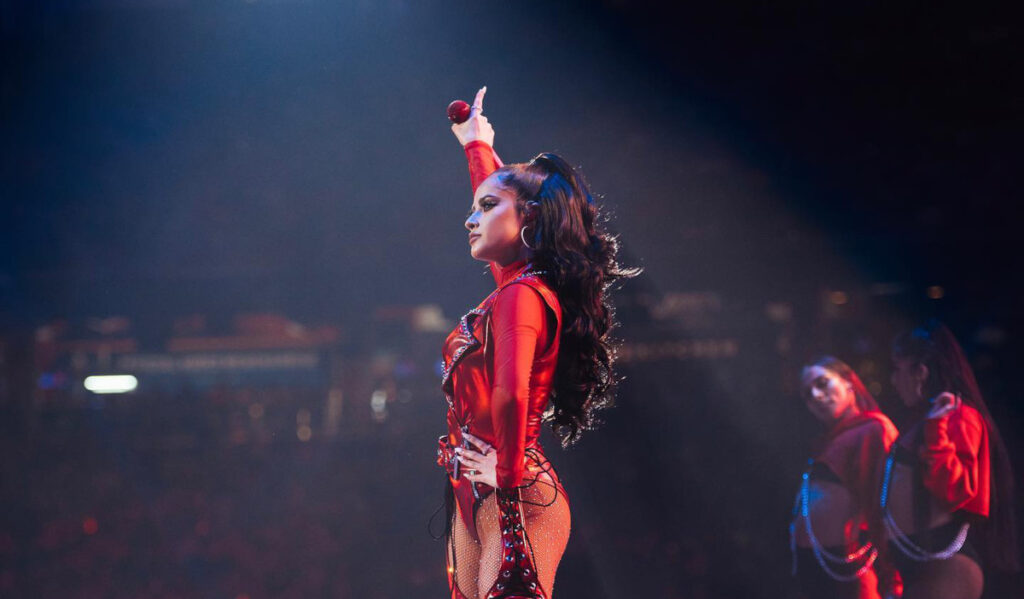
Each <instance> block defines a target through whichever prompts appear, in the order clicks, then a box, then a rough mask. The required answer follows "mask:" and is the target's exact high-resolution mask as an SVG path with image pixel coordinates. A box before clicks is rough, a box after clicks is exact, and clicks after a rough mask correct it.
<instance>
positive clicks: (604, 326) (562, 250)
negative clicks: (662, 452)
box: [496, 154, 639, 446]
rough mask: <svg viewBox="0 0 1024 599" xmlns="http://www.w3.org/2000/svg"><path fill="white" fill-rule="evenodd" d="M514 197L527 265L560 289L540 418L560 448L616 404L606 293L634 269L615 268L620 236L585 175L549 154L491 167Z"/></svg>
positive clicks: (633, 273)
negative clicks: (554, 362) (549, 380)
mask: <svg viewBox="0 0 1024 599" xmlns="http://www.w3.org/2000/svg"><path fill="white" fill-rule="evenodd" d="M496 175H497V177H498V181H499V182H500V183H501V185H502V186H503V187H505V188H506V189H509V190H510V191H513V192H514V193H515V194H516V196H517V205H518V208H519V210H520V213H521V214H522V215H523V217H524V221H523V222H524V223H525V224H526V225H527V228H526V231H524V233H525V234H524V239H528V240H529V246H530V247H531V249H532V251H533V257H532V259H531V263H532V264H533V266H534V268H536V269H537V270H542V271H544V273H545V274H544V275H543V278H544V280H545V281H546V282H547V283H548V284H549V285H551V287H552V288H553V289H554V290H555V292H556V293H557V294H558V300H559V302H560V303H561V306H562V330H561V341H560V347H559V352H558V367H557V369H556V371H555V384H554V392H553V395H552V409H551V410H550V411H549V412H548V414H546V420H547V421H548V422H549V423H550V424H551V427H552V429H553V430H554V431H555V433H556V434H557V435H558V436H559V437H560V438H561V441H562V445H563V446H568V445H571V444H572V443H573V442H575V441H576V440H577V439H578V438H579V436H580V434H581V433H582V432H583V431H584V430H589V429H592V428H594V426H596V425H597V424H598V423H599V421H598V419H597V417H596V412H597V411H598V410H601V409H604V408H607V407H609V406H611V405H612V403H613V401H614V384H615V382H616V380H615V376H614V374H613V371H612V366H613V364H614V362H615V345H614V343H613V341H612V339H611V338H610V337H609V332H610V331H611V330H612V328H613V326H614V322H615V318H614V316H615V313H614V309H613V307H612V304H611V302H610V301H609V298H608V291H609V287H610V286H611V285H612V284H613V283H614V282H615V281H617V280H619V279H623V278H629V277H633V276H636V275H637V274H639V269H635V268H623V267H621V266H620V265H619V263H618V261H617V259H616V255H617V253H618V249H619V244H618V239H617V238H616V237H615V236H613V235H610V234H609V233H607V232H606V231H605V230H604V226H603V225H604V221H603V218H602V216H601V214H600V212H599V210H598V207H597V205H596V204H595V203H594V198H593V196H592V195H591V194H590V190H589V189H588V187H587V184H586V182H585V181H584V180H583V177H582V176H581V175H580V174H579V173H578V172H577V171H576V170H575V169H573V168H572V167H571V166H570V165H569V164H568V163H567V162H566V161H565V160H563V159H562V158H560V157H559V156H557V155H555V154H539V155H538V156H537V157H536V158H534V159H533V160H531V161H529V162H527V163H523V164H511V165H506V166H504V167H502V168H500V169H498V171H497V172H496Z"/></svg>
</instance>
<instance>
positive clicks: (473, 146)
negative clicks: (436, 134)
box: [463, 141, 503, 192]
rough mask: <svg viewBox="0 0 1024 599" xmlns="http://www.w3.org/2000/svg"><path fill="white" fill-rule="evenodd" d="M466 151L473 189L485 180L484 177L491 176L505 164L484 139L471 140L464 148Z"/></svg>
mask: <svg viewBox="0 0 1024 599" xmlns="http://www.w3.org/2000/svg"><path fill="white" fill-rule="evenodd" d="M463 149H464V150H465V151H466V160H467V161H468V162H469V180H470V181H471V182H472V184H473V191H474V192H475V191H476V188H477V187H480V184H481V183H483V182H484V179H486V178H487V177H490V176H491V173H493V172H494V171H496V170H498V169H499V168H501V167H502V166H503V165H502V163H501V159H500V158H498V154H497V153H495V151H494V148H492V147H491V146H489V145H487V142H483V141H471V142H469V143H468V144H466V146H465V147H464V148H463Z"/></svg>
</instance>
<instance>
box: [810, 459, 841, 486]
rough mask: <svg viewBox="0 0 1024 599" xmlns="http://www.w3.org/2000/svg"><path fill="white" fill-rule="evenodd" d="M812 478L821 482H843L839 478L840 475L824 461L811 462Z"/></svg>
mask: <svg viewBox="0 0 1024 599" xmlns="http://www.w3.org/2000/svg"><path fill="white" fill-rule="evenodd" d="M810 478H811V479H812V480H816V481H819V482H828V483H836V484H837V485H841V484H843V481H842V480H841V479H840V478H839V475H838V474H836V473H835V472H833V471H832V469H831V468H829V467H828V464H825V463H824V462H814V463H813V464H811V472H810Z"/></svg>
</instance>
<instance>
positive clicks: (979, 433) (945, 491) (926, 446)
mask: <svg viewBox="0 0 1024 599" xmlns="http://www.w3.org/2000/svg"><path fill="white" fill-rule="evenodd" d="M889 461H890V464H889V468H891V465H892V463H893V462H900V463H902V464H904V465H905V466H907V467H910V468H912V469H913V471H914V477H915V478H914V485H913V486H912V487H911V489H910V493H911V495H910V500H911V501H912V502H913V505H914V519H915V524H916V526H915V528H916V530H915V532H913V533H911V534H907V533H905V532H904V531H903V530H901V529H900V528H899V527H898V525H897V524H896V522H895V520H893V519H892V517H891V516H890V515H889V514H888V513H887V512H886V513H885V514H884V516H885V518H886V520H885V524H886V528H887V532H888V536H889V540H890V546H891V547H892V548H893V551H891V552H890V553H891V556H892V560H893V563H894V565H895V566H896V567H897V569H899V571H900V575H901V577H902V578H903V581H904V584H905V585H906V586H908V587H909V586H912V585H914V584H916V583H917V581H918V580H920V579H921V578H922V577H925V576H928V575H929V574H928V573H927V572H926V571H925V570H924V569H923V567H922V564H923V563H925V562H929V561H936V560H945V559H948V558H949V557H951V556H952V555H953V554H957V553H959V554H961V555H964V556H966V557H968V558H970V559H972V560H974V561H975V562H977V563H978V564H979V565H980V563H981V558H980V556H979V554H978V551H977V549H976V548H975V547H974V545H973V543H972V542H971V540H970V538H969V536H968V534H969V532H970V524H971V522H972V521H975V522H976V521H977V519H979V518H987V517H988V515H989V498H990V493H991V490H990V489H991V482H990V476H991V473H990V464H989V438H988V427H987V426H986V425H985V420H984V418H982V416H981V414H980V413H979V412H978V410H977V409H975V408H973V407H971V406H969V405H967V404H963V403H961V404H960V406H959V407H958V408H957V409H955V410H953V411H951V412H949V413H947V414H945V415H943V416H942V417H940V418H925V419H924V420H923V421H922V422H920V423H919V424H918V425H917V426H915V427H913V428H912V429H911V430H910V431H908V433H907V434H906V435H904V436H903V437H902V438H901V439H900V441H899V443H897V444H896V446H895V447H893V451H892V454H891V455H890V456H889ZM888 484H889V482H888V480H887V481H886V487H885V489H883V494H882V501H883V503H887V501H888V495H887V490H888ZM929 496H930V497H933V498H935V499H937V500H938V503H939V505H940V506H941V509H944V510H945V511H947V512H948V513H950V514H952V515H953V518H952V519H951V520H950V521H949V522H948V523H946V524H943V525H940V526H936V527H933V528H927V527H926V526H927V525H926V524H924V523H926V522H927V521H928V518H929V516H930V511H931V509H932V507H931V504H930V501H929ZM885 509H886V510H887V509H888V508H887V506H885Z"/></svg>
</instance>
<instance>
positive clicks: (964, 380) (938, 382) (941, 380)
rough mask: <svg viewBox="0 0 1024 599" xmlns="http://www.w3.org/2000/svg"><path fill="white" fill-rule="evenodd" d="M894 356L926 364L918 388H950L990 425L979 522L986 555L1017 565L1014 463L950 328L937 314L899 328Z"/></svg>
mask: <svg viewBox="0 0 1024 599" xmlns="http://www.w3.org/2000/svg"><path fill="white" fill-rule="evenodd" d="M892 353H893V358H895V359H903V360H911V361H912V362H913V363H914V364H921V365H923V366H925V367H926V368H927V369H928V377H927V379H926V380H925V381H924V385H923V387H922V393H923V394H924V396H925V397H927V398H933V397H935V396H937V395H939V394H940V393H943V392H947V391H948V392H950V393H953V394H954V395H957V396H959V397H960V399H961V400H962V401H963V402H964V403H965V404H967V405H969V406H971V407H973V408H974V409H976V410H978V412H979V413H980V414H981V416H982V418H983V419H984V420H985V426H987V427H988V443H989V455H990V456H991V481H992V482H991V484H992V490H991V495H990V496H991V499H990V502H991V503H990V505H989V518H988V521H987V522H986V523H985V524H984V525H983V526H981V527H980V528H981V529H982V530H981V531H980V532H981V533H982V534H983V536H984V539H983V545H984V546H985V547H986V549H987V555H986V556H985V558H986V561H988V562H989V563H991V564H993V565H994V566H996V567H998V568H1000V569H1003V570H1010V571H1014V570H1016V569H1017V567H1018V550H1017V542H1016V534H1015V533H1016V528H1015V524H1016V523H1015V522H1014V514H1013V511H1014V506H1013V468H1012V465H1011V464H1010V457H1009V454H1008V452H1007V451H1006V446H1005V445H1004V444H1003V438H1002V436H1001V435H1000V434H999V429H998V428H997V427H996V423H995V421H993V420H992V415H991V414H990V413H989V411H988V406H987V405H985V400H984V399H983V398H982V397H981V391H980V390H979V388H978V382H977V380H976V379H975V378H974V371H972V370H971V366H970V363H969V362H968V361H967V356H966V355H965V354H964V351H963V349H962V348H961V347H960V344H959V343H957V340H956V337H955V336H954V335H953V332H952V331H950V330H949V328H948V327H946V325H944V324H942V323H941V322H939V321H937V320H929V321H928V322H927V323H925V324H924V325H923V326H920V327H917V328H914V329H911V330H909V331H906V332H904V333H902V334H900V335H899V336H898V337H896V340H895V341H894V342H893V352H892Z"/></svg>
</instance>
